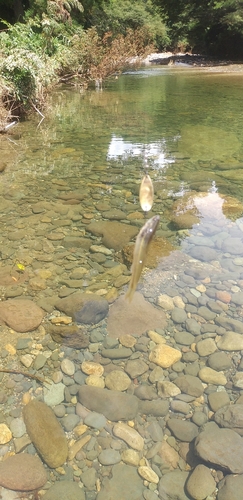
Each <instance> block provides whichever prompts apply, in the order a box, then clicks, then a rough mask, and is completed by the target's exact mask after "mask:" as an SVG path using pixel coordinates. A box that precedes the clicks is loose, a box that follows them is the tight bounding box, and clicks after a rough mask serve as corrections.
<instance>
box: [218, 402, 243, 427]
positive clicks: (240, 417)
mask: <svg viewBox="0 0 243 500" xmlns="http://www.w3.org/2000/svg"><path fill="white" fill-rule="evenodd" d="M214 418H215V422H217V424H219V425H220V426H221V427H229V428H231V429H235V430H236V431H237V430H240V429H243V404H234V405H230V406H224V407H223V408H220V409H219V410H218V411H217V412H216V413H215V416H214Z"/></svg>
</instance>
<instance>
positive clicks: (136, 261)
mask: <svg viewBox="0 0 243 500" xmlns="http://www.w3.org/2000/svg"><path fill="white" fill-rule="evenodd" d="M159 220H160V217H159V215H154V216H153V217H151V219H149V220H148V221H147V222H146V223H145V224H144V226H143V227H142V228H141V229H140V231H139V233H138V235H137V238H136V242H135V247H134V252H133V261H132V267H131V271H132V276H131V280H130V283H129V287H128V291H127V293H126V295H125V299H128V300H129V302H131V300H132V298H133V295H134V292H135V290H136V287H137V284H138V281H139V278H140V276H141V272H142V269H143V266H144V262H145V258H146V255H147V252H148V247H149V244H150V242H151V240H152V238H153V236H154V234H155V231H156V229H157V227H158V224H159Z"/></svg>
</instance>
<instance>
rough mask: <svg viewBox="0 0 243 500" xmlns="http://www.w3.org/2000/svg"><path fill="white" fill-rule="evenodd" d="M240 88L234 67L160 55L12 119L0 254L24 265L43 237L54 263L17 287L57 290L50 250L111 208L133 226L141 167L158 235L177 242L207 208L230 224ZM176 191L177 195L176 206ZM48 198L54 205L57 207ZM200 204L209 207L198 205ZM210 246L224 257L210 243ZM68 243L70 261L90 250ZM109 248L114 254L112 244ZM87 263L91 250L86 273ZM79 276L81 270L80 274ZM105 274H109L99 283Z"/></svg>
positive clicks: (240, 140) (84, 231)
mask: <svg viewBox="0 0 243 500" xmlns="http://www.w3.org/2000/svg"><path fill="white" fill-rule="evenodd" d="M241 99H242V77H241V76H239V75H228V74H210V73H209V72H202V73H200V72H198V71H197V70H196V69H194V70H192V69H186V70H185V69H184V70H178V69H177V70H175V69H174V70H171V69H169V68H165V69H164V68H162V69H161V68H160V67H154V68H144V69H140V70H138V71H129V72H127V73H126V74H124V75H122V76H120V77H119V78H118V79H116V80H111V81H109V82H106V83H105V85H104V88H103V90H100V91H95V90H90V91H88V92H86V93H80V92H79V91H78V90H73V91H72V90H69V89H65V88H62V89H58V90H57V91H56V92H55V93H54V96H53V99H52V102H51V103H50V108H49V109H48V110H47V112H46V118H45V120H43V121H42V123H40V124H38V117H36V119H35V120H32V121H27V122H25V123H22V124H20V125H18V126H17V127H16V129H15V130H14V132H13V135H12V136H10V137H9V139H8V140H7V141H6V140H5V141H4V142H3V154H4V153H5V152H6V148H8V156H7V160H9V161H8V166H7V168H6V169H5V172H4V173H3V174H2V176H1V195H2V201H1V204H2V209H1V248H2V258H3V260H2V266H5V265H10V266H14V265H16V262H17V263H18V262H20V263H22V264H23V265H24V266H26V269H28V274H29V276H30V275H31V274H33V273H34V272H35V273H36V272H37V269H38V264H37V262H36V256H37V252H38V251H39V252H41V251H42V250H43V249H44V246H45V241H46V242H47V243H48V242H50V241H51V244H52V245H53V244H54V247H53V249H52V250H53V252H52V257H53V259H52V264H53V265H52V274H51V277H50V278H49V279H48V280H47V284H48V286H47V288H46V289H45V285H43V290H40V291H39V290H33V289H31V290H30V289H28V287H27V289H26V290H25V294H26V293H30V292H31V295H34V296H35V297H37V298H38V295H40V297H42V298H43V297H45V295H46V294H47V295H48V294H50V289H51V290H52V289H53V290H56V287H57V285H58V284H59V285H60V277H59V278H57V277H56V276H55V269H54V267H55V265H54V264H55V263H54V262H53V260H54V261H55V260H56V259H58V258H59V254H61V249H63V246H64V247H65V241H66V239H67V238H68V237H69V236H74V235H79V236H85V235H87V236H89V237H90V233H89V231H88V223H89V222H90V221H92V220H95V221H97V220H102V219H104V220H108V218H109V219H111V220H112V219H113V217H112V213H111V211H112V209H113V208H117V209H119V210H122V211H123V212H124V217H122V216H118V219H119V220H122V222H126V223H129V224H133V225H135V226H138V227H140V226H141V225H142V224H143V223H144V214H143V213H142V210H141V209H140V207H139V202H138V189H139V184H140V181H141V178H142V176H143V174H144V171H145V170H147V171H148V172H149V173H150V176H151V178H152V179H153V182H154V186H155V200H154V206H153V211H152V212H151V213H150V214H148V216H147V217H149V216H152V215H153V214H159V215H160V216H161V223H160V228H159V230H158V232H157V235H158V236H161V237H164V238H166V239H168V240H170V241H171V242H172V243H173V244H175V245H176V247H177V249H181V250H183V251H185V252H186V251H187V248H188V245H189V243H188V242H190V245H191V241H192V240H190V239H189V240H188V238H189V234H194V233H198V232H199V233H200V227H199V223H200V221H201V224H203V223H205V217H207V218H208V221H207V222H209V224H210V221H213V222H215V221H214V217H215V213H214V210H217V222H218V223H219V222H220V232H222V231H223V230H224V227H223V226H225V228H227V227H228V225H230V226H231V227H232V225H233V226H234V225H235V227H237V228H238V229H237V230H239V231H241V229H239V227H240V226H241V218H240V216H241V204H240V202H241V201H242V189H241V185H242V177H243V174H242V153H243V126H242V122H243V115H242V109H241ZM4 148H5V149H4ZM11 158H14V160H15V161H14V162H11ZM72 192H74V196H73V197H74V198H75V197H77V198H78V201H77V199H76V203H77V205H75V204H70V205H67V208H66V210H65V208H64V207H63V209H62V210H61V212H62V213H60V210H59V208H60V203H63V201H65V203H67V200H68V198H69V199H71V198H72V194H70V193H72ZM200 193H203V195H202V198H200V200H201V201H200V206H197V202H196V201H195V200H197V198H198V196H199V197H200ZM64 194H65V195H66V198H65V196H63V195H64ZM78 195H80V196H78ZM225 195H230V196H231V197H233V198H234V200H233V201H232V203H234V204H237V203H239V206H238V207H236V208H235V211H234V210H233V212H232V214H231V215H229V213H225V216H224V214H223V210H222V203H221V208H219V207H220V200H222V196H225ZM176 200H181V203H180V208H179V205H178V202H177V205H178V206H177V205H176V204H175V203H176ZM188 200H189V201H188ZM41 201H43V202H44V201H46V202H51V203H52V204H53V205H49V206H46V207H44V209H43V210H42V209H41V210H40V211H38V210H37V213H36V210H35V211H34V214H35V215H34V214H33V205H34V204H36V203H37V202H41ZM101 202H102V203H104V206H103V207H102V206H101V205H100V203H101ZM71 203H75V202H73V201H72V202H71ZM55 204H57V205H58V207H59V208H58V207H57V210H56V212H55ZM209 204H210V206H211V213H207V215H205V213H204V211H205V206H207V205H209ZM52 209H53V210H54V211H53V210H52ZM109 210H110V215H108V212H109ZM181 211H183V213H185V214H188V213H189V214H191V213H193V214H194V216H198V220H197V224H195V225H193V224H192V223H191V222H190V221H189V222H187V221H184V222H183V223H180V222H178V223H177V221H176V218H177V215H179V213H182V212H181ZM208 212H209V211H208ZM228 212H229V211H228ZM104 214H105V215H104ZM131 214H132V215H131ZM136 214H138V215H136ZM129 215H130V216H129ZM107 216H108V217H107ZM127 216H129V217H128V219H127ZM232 219H233V221H234V222H232ZM62 220H64V225H62ZM178 221H179V219H178ZM16 230H19V231H20V233H19V235H20V239H18V237H16V238H14V237H13V238H10V241H11V243H10V242H9V240H8V237H9V235H11V234H12V233H14V232H15V233H16ZM187 230H189V231H187ZM53 232H54V236H52V233H53ZM55 232H58V234H59V236H60V239H58V236H56V237H55ZM189 232H190V233H189ZM240 235H241V233H240ZM92 237H93V238H94V243H100V241H101V239H100V238H98V239H97V237H94V236H92ZM63 242H64V245H63ZM67 246H68V244H66V247H67ZM69 246H70V245H69ZM217 251H218V257H219V259H222V258H223V256H222V254H221V253H220V248H217ZM71 253H72V255H73V257H72V258H75V259H77V261H76V264H80V262H79V260H78V259H79V254H82V258H84V255H85V258H87V259H89V258H90V256H89V252H87V249H86V250H84V251H83V252H82V248H76V247H75V248H71ZM83 254H84V255H83ZM69 258H70V255H66V257H65V256H64V259H63V261H62V262H60V263H61V265H62V272H61V278H62V279H64V278H65V277H66V278H68V277H69V276H68V274H69V269H65V266H66V264H70V263H69V260H68V259H69ZM110 259H111V260H114V261H117V260H118V259H117V256H116V255H115V254H113V255H112V257H110V256H109V258H108V260H110ZM91 260H92V256H91ZM86 264H87V263H86ZM91 264H92V262H91ZM91 264H90V261H89V264H88V266H87V267H88V269H89V275H88V278H90V265H91ZM41 267H43V268H45V267H48V268H49V267H50V263H45V262H43V261H42V262H41ZM128 268H129V266H128ZM66 271H68V272H66ZM101 274H102V273H101ZM59 275H60V270H59ZM91 278H92V276H91ZM93 280H95V282H96V284H97V282H98V281H99V273H98V272H97V275H96V276H95V277H93V278H92V279H91V284H93ZM89 284H90V280H89V279H88V281H87V283H85V285H86V286H87V285H89ZM112 285H113V283H107V286H108V289H109V288H110V287H111V286H112ZM102 288H103V287H102ZM107 291H108V290H107ZM120 291H121V290H119V293H120ZM152 295H153V293H152Z"/></svg>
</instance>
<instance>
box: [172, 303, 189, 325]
mask: <svg viewBox="0 0 243 500" xmlns="http://www.w3.org/2000/svg"><path fill="white" fill-rule="evenodd" d="M171 319H172V321H174V323H185V321H186V319H187V314H186V312H185V311H184V310H183V309H180V308H179V307H175V308H174V309H173V311H172V312H171Z"/></svg>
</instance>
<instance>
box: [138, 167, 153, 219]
mask: <svg viewBox="0 0 243 500" xmlns="http://www.w3.org/2000/svg"><path fill="white" fill-rule="evenodd" d="M139 201H140V205H141V208H142V210H144V212H148V211H149V210H151V208H152V205H153V201H154V187H153V182H152V180H151V178H150V176H149V175H148V174H145V176H144V177H143V179H142V182H141V184H140V189H139Z"/></svg>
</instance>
